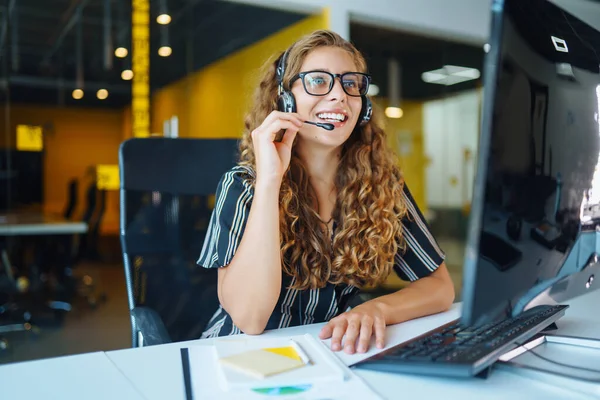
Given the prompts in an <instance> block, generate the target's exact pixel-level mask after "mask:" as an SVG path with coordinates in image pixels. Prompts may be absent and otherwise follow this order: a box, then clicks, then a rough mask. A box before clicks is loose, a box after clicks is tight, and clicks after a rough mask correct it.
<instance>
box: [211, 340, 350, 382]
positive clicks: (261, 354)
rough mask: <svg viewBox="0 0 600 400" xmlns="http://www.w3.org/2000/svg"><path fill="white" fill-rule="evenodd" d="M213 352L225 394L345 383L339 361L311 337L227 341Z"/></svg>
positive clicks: (218, 345) (221, 343)
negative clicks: (276, 387)
mask: <svg viewBox="0 0 600 400" xmlns="http://www.w3.org/2000/svg"><path fill="white" fill-rule="evenodd" d="M214 349H215V358H216V362H217V365H218V367H219V368H218V370H219V376H220V382H221V386H222V387H223V389H224V390H237V389H251V388H260V387H266V386H286V385H288V386H293V385H297V384H312V383H315V382H319V381H331V382H336V381H337V382H342V381H343V380H344V370H343V369H342V368H341V367H340V365H339V363H340V361H339V360H337V359H335V357H332V355H331V354H328V353H327V352H326V351H325V350H326V349H325V347H324V345H323V344H322V343H320V342H318V341H317V340H316V339H314V338H313V337H312V336H310V335H302V336H295V337H292V338H269V339H254V340H237V339H235V340H224V341H221V342H217V343H215V346H214Z"/></svg>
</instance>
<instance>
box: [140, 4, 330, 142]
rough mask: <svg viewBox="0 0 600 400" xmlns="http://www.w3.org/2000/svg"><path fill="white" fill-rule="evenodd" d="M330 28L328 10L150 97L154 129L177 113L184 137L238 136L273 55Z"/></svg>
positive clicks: (159, 129)
mask: <svg viewBox="0 0 600 400" xmlns="http://www.w3.org/2000/svg"><path fill="white" fill-rule="evenodd" d="M328 26H329V22H328V18H327V15H326V13H323V14H322V15H315V16H311V17H308V18H306V19H304V20H302V21H300V22H298V23H296V24H294V25H291V26H289V27H287V28H285V29H283V30H281V31H279V32H277V33H275V34H273V35H271V36H269V37H268V38H266V39H263V40H261V41H259V42H257V43H255V44H253V45H250V46H248V47H246V48H244V49H242V50H240V51H238V52H236V53H234V54H232V55H230V56H227V57H225V58H223V59H221V60H219V61H217V62H215V63H213V64H211V65H209V66H207V67H206V68H203V69H202V70H200V71H198V72H195V73H193V74H191V75H189V76H187V77H186V78H184V79H182V80H180V81H178V82H176V83H174V84H171V85H169V86H167V87H165V88H163V89H162V90H160V91H158V92H157V93H156V94H155V95H154V96H153V98H152V125H151V131H152V132H162V130H163V128H162V124H163V121H164V120H166V119H169V118H171V116H173V115H177V116H178V118H179V136H180V137H207V138H208V137H210V138H238V137H240V136H241V134H242V131H243V128H244V114H245V113H246V112H247V110H248V107H249V105H250V100H251V96H252V92H253V91H254V88H255V86H256V84H257V83H258V72H259V69H260V67H261V66H262V65H263V64H264V62H265V61H266V60H267V59H268V58H270V57H271V56H272V55H273V54H274V53H276V52H279V51H283V50H284V49H285V48H287V47H288V46H289V45H291V44H292V43H293V42H294V41H296V40H297V39H298V38H299V37H300V36H302V35H305V34H307V33H310V32H312V31H314V30H316V29H323V28H327V27H328Z"/></svg>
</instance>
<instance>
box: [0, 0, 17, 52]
mask: <svg viewBox="0 0 600 400" xmlns="http://www.w3.org/2000/svg"><path fill="white" fill-rule="evenodd" d="M16 4H17V0H9V2H8V9H7V8H6V7H2V19H3V21H2V29H0V58H2V55H3V54H4V43H5V42H6V35H7V33H8V21H9V20H10V18H11V17H12V13H13V11H14V10H15V5H16Z"/></svg>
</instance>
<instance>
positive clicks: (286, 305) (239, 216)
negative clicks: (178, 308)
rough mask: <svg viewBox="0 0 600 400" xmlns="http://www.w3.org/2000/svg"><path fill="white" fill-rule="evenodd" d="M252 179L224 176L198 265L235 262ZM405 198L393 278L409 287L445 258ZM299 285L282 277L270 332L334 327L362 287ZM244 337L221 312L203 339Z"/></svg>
mask: <svg viewBox="0 0 600 400" xmlns="http://www.w3.org/2000/svg"><path fill="white" fill-rule="evenodd" d="M252 177H253V171H252V170H251V169H248V168H246V167H242V166H236V167H233V168H232V169H231V170H229V171H228V172H226V173H225V174H224V175H223V176H222V178H221V181H220V182H219V184H218V187H217V191H216V199H215V200H216V201H215V208H214V210H213V213H212V215H211V218H210V221H209V226H208V231H207V233H206V238H205V241H204V245H203V247H202V251H201V253H200V257H199V259H198V261H197V263H198V265H200V266H202V267H204V268H220V267H223V266H226V265H228V264H229V263H230V262H231V260H232V259H233V256H234V254H235V251H236V249H237V247H238V245H239V243H240V241H241V238H242V235H243V233H244V227H245V225H246V220H247V218H248V214H249V212H250V206H251V204H252V197H253V186H252V184H251V183H250V178H252ZM403 196H404V200H405V201H406V204H407V209H408V213H407V215H406V216H405V217H404V218H403V219H402V223H403V227H404V238H405V241H406V249H405V250H404V251H403V252H402V253H400V251H399V253H398V254H397V255H396V257H395V264H394V272H395V273H396V274H397V275H398V276H399V277H400V278H401V279H403V280H405V281H415V280H417V279H419V278H422V277H425V276H427V275H429V274H431V273H432V272H433V271H435V269H436V268H437V267H438V266H439V265H440V264H441V263H442V261H443V260H444V257H445V254H444V252H443V251H442V250H441V249H440V247H439V246H438V244H437V243H436V241H435V239H434V238H433V236H432V235H431V233H430V231H429V227H428V225H427V223H426V221H425V218H424V217H423V215H422V214H421V212H420V210H419V209H418V208H417V205H416V203H415V201H414V199H413V197H412V195H411V194H410V191H409V190H408V187H407V186H406V185H404V193H403ZM334 231H335V226H334ZM294 279H295V278H292V277H290V276H288V275H286V274H283V276H282V285H281V293H280V295H279V300H278V302H277V305H276V306H275V309H274V311H273V313H272V315H271V317H270V318H269V321H268V323H267V326H266V328H265V329H266V330H269V329H277V328H285V327H289V326H296V325H303V324H311V323H318V322H325V321H329V320H330V319H332V318H333V317H335V316H337V315H339V314H340V313H342V312H344V311H346V309H347V308H348V302H349V301H350V300H351V299H352V297H353V296H355V295H357V294H358V293H359V289H358V288H357V287H354V286H352V285H347V284H339V285H333V284H327V286H325V287H324V288H321V289H314V290H306V291H299V290H296V289H287V288H288V287H290V286H291V285H290V284H291V283H293V280H294ZM239 333H241V331H240V329H239V328H238V327H237V326H235V325H234V324H233V321H232V319H231V317H230V316H229V314H227V312H226V311H225V310H224V309H223V307H222V306H219V308H218V309H217V310H216V312H215V313H214V315H213V316H212V318H211V319H210V321H209V322H208V325H207V327H206V329H205V331H204V332H203V334H202V338H207V337H216V336H227V335H234V334H239Z"/></svg>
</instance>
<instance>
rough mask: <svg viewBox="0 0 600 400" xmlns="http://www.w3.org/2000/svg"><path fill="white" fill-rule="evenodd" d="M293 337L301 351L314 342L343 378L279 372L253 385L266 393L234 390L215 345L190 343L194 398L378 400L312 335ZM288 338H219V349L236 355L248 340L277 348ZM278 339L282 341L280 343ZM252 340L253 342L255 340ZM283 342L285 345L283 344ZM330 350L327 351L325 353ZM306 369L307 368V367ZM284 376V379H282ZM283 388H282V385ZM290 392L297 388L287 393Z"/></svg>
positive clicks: (377, 397) (376, 396)
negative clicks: (224, 374)
mask: <svg viewBox="0 0 600 400" xmlns="http://www.w3.org/2000/svg"><path fill="white" fill-rule="evenodd" d="M293 338H294V340H298V342H301V341H302V342H301V343H302V346H303V350H306V349H305V347H307V344H306V343H305V342H306V341H310V340H312V341H314V342H315V343H316V344H318V345H319V346H321V347H322V349H323V354H324V357H326V358H327V359H328V362H330V363H332V364H331V365H334V366H335V368H336V370H337V371H339V373H340V374H341V375H342V376H343V378H342V379H338V380H337V381H336V382H332V380H331V379H323V377H321V376H319V375H316V376H315V375H313V376H312V378H311V377H310V376H306V375H304V376H303V375H299V378H300V380H299V381H294V380H292V379H291V372H293V371H290V373H282V374H279V375H278V376H273V377H269V378H266V379H263V380H262V382H263V383H264V385H252V386H255V387H256V386H259V387H261V388H271V390H269V393H268V394H266V393H262V392H256V391H255V390H254V389H252V388H248V387H239V388H235V389H229V390H227V385H224V384H225V383H226V382H225V381H224V377H223V376H222V373H221V371H222V369H221V367H220V366H219V365H218V361H217V351H216V349H215V347H214V346H206V345H199V346H190V347H189V357H190V369H191V371H190V375H191V381H192V392H193V394H194V399H220V400H221V399H223V400H229V399H231V400H233V399H236V400H237V399H249V400H252V399H263V400H264V399H266V398H273V397H282V398H285V399H286V400H300V399H302V400H319V399H328V400H337V399H340V400H342V399H343V400H349V399H350V400H352V399H357V400H358V399H361V400H362V399H380V398H381V397H380V396H379V395H377V394H376V393H375V392H374V391H372V390H371V388H369V387H368V386H367V385H366V384H365V383H364V382H363V380H362V379H360V378H359V377H358V376H356V375H355V374H354V373H353V372H352V371H351V370H350V369H349V368H348V367H346V366H345V365H344V364H343V363H342V362H341V361H340V360H339V359H337V358H336V357H335V356H334V355H333V354H331V353H330V350H328V349H327V348H326V347H325V346H323V344H322V343H321V342H319V341H317V340H316V339H314V338H312V337H311V336H309V335H307V337H304V336H294V337H293ZM289 339H290V338H281V339H279V338H278V339H277V340H274V338H270V339H268V340H267V339H254V340H252V339H250V340H239V339H233V340H231V341H230V342H229V343H228V341H226V340H225V341H221V342H220V344H219V348H220V350H221V351H223V349H224V348H223V347H222V346H223V345H224V344H226V343H228V346H226V347H225V349H227V351H226V353H227V354H235V352H236V351H237V350H239V349H242V348H244V349H247V348H248V345H249V343H250V342H253V346H254V345H255V346H259V347H278V346H279V345H281V343H285V344H287V343H289ZM280 340H281V342H280ZM254 342H255V343H254ZM285 344H284V345H285ZM307 352H308V351H307ZM310 352H311V357H312V356H314V353H315V351H314V349H310ZM328 352H329V354H328ZM304 368H306V367H303V368H300V369H299V370H297V372H299V371H301V370H303V369H304ZM306 371H308V369H307V370H306ZM284 375H288V376H284ZM282 376H284V378H282ZM282 387H283V388H282ZM290 388H291V389H290ZM290 391H292V392H293V391H296V392H295V393H290Z"/></svg>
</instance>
